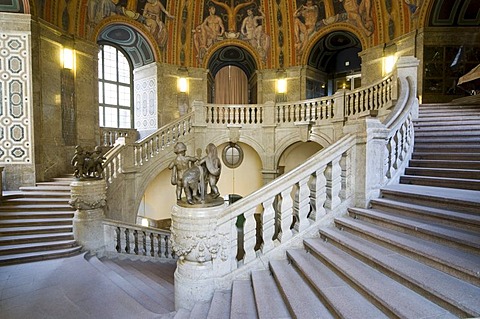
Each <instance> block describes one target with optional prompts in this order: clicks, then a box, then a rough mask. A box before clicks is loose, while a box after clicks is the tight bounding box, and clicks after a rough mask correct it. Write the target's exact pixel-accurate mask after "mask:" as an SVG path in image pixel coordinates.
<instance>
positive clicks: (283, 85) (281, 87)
mask: <svg viewBox="0 0 480 319" xmlns="http://www.w3.org/2000/svg"><path fill="white" fill-rule="evenodd" d="M277 93H279V94H285V93H287V79H285V78H282V79H277Z"/></svg>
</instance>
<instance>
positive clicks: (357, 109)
mask: <svg viewBox="0 0 480 319" xmlns="http://www.w3.org/2000/svg"><path fill="white" fill-rule="evenodd" d="M393 79H394V77H393V74H389V75H388V76H386V77H384V78H383V79H381V80H379V81H377V82H375V83H373V84H371V85H369V86H368V87H361V88H358V89H356V90H353V91H349V92H347V93H346V94H345V106H344V107H345V109H344V114H345V117H347V118H349V117H352V118H353V117H355V118H357V117H360V116H365V115H370V113H371V112H372V111H378V110H379V109H382V108H386V107H390V106H392V104H391V103H392V101H393V97H394V95H393V92H394V90H393V85H394V81H393Z"/></svg>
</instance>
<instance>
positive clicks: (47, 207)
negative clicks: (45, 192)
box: [0, 203, 73, 212]
mask: <svg viewBox="0 0 480 319" xmlns="http://www.w3.org/2000/svg"><path fill="white" fill-rule="evenodd" d="M28 211H32V212H39V211H73V208H72V206H70V205H68V204H47V203H44V204H17V205H2V206H0V212H28Z"/></svg>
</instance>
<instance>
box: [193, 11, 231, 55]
mask: <svg viewBox="0 0 480 319" xmlns="http://www.w3.org/2000/svg"><path fill="white" fill-rule="evenodd" d="M215 11H216V9H215V6H210V7H209V8H208V12H209V13H210V14H209V16H208V17H206V18H205V20H203V22H202V24H200V25H198V26H197V27H196V28H195V30H193V32H194V34H193V43H194V45H195V49H196V50H197V53H198V56H197V57H198V59H199V60H200V61H201V60H202V59H203V57H204V56H205V53H206V52H207V50H208V48H210V47H211V46H212V45H213V44H214V43H215V42H217V41H219V40H221V36H222V35H223V33H224V32H225V27H224V25H223V21H222V19H221V18H220V17H219V16H218V15H216V14H215Z"/></svg>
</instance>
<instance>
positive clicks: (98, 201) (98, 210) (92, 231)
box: [69, 179, 107, 253]
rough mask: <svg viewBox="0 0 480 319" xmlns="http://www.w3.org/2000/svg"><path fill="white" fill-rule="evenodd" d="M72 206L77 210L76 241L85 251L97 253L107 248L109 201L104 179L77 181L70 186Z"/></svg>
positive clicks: (75, 223)
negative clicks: (107, 204) (104, 225)
mask: <svg viewBox="0 0 480 319" xmlns="http://www.w3.org/2000/svg"><path fill="white" fill-rule="evenodd" d="M70 186H71V188H72V190H71V199H70V202H69V203H70V205H71V206H72V207H73V208H75V209H76V211H75V214H74V218H73V233H74V238H75V240H76V241H77V242H78V243H79V244H80V245H81V246H82V247H83V249H84V250H88V251H90V252H93V253H95V252H97V251H100V250H103V249H104V247H105V238H104V232H103V224H102V221H103V218H104V216H105V211H104V210H105V206H106V203H107V202H106V199H107V184H106V182H105V180H104V179H93V180H76V181H73V182H72V183H71V184H70Z"/></svg>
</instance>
